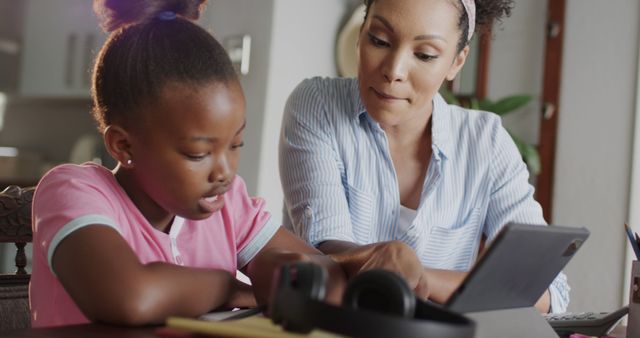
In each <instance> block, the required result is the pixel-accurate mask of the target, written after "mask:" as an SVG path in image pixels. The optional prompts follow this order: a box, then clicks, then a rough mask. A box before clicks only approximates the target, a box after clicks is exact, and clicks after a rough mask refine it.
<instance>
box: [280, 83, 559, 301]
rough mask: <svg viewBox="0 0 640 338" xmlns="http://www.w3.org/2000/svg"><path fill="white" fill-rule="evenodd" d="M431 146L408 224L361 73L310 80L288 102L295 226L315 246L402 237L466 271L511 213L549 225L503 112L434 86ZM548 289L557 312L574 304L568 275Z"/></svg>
mask: <svg viewBox="0 0 640 338" xmlns="http://www.w3.org/2000/svg"><path fill="white" fill-rule="evenodd" d="M432 150H433V151H432V153H433V154H432V157H431V161H430V163H429V167H428V170H427V175H426V178H425V182H424V185H423V189H422V195H421V200H420V205H419V207H418V209H417V213H416V217H415V219H414V220H413V222H412V223H411V224H410V225H408V226H401V225H399V224H398V215H399V213H400V193H399V190H398V182H397V179H396V173H395V169H394V166H393V162H392V159H391V154H390V151H389V146H388V142H387V137H386V135H385V132H384V130H383V129H382V128H381V127H380V125H379V124H378V123H377V122H376V121H375V120H373V119H372V118H371V117H370V116H369V114H368V113H367V111H366V109H365V107H364V105H363V104H362V101H361V100H360V94H359V91H358V83H357V81H356V80H355V79H343V78H337V79H327V78H324V79H323V78H313V79H308V80H305V81H303V82H302V83H301V84H300V85H298V87H297V88H296V89H295V90H294V92H293V93H292V94H291V96H290V97H289V100H288V101H287V105H286V108H285V113H284V118H283V124H282V132H281V136H280V149H279V151H280V176H281V179H282V185H283V190H284V195H285V206H286V208H287V210H288V216H289V218H290V220H289V224H288V226H289V227H290V228H292V229H293V230H294V232H295V233H296V234H298V235H299V236H301V237H302V238H304V239H305V240H307V241H308V242H310V243H312V244H314V245H317V244H319V243H321V242H323V241H326V240H341V241H349V242H354V243H358V244H368V243H373V242H379V241H389V240H401V241H403V242H405V243H407V244H408V245H410V246H411V247H413V248H414V249H415V250H416V252H417V254H418V257H419V258H420V260H421V261H422V263H423V264H424V266H426V267H431V268H438V269H448V270H458V271H468V270H469V269H470V268H471V266H472V265H473V264H474V263H475V261H476V258H477V254H478V249H479V245H480V240H481V238H482V235H483V234H484V235H485V236H486V237H487V242H488V243H490V242H491V241H492V240H493V238H494V237H495V236H496V234H497V233H498V232H499V231H500V229H501V227H502V226H503V225H505V224H507V223H509V222H517V223H529V224H546V223H545V220H544V218H543V216H542V208H541V207H540V205H539V204H538V203H537V202H536V201H535V200H534V199H533V192H534V189H533V187H532V186H531V185H530V184H529V182H528V177H529V173H528V171H527V168H526V165H525V164H524V162H523V161H522V158H521V156H520V154H519V153H518V150H517V148H516V146H515V144H514V143H513V141H512V139H511V137H510V136H509V134H508V133H507V132H506V130H505V129H504V128H503V127H502V124H501V120H500V118H499V117H498V116H497V115H495V114H492V113H487V112H480V111H473V110H468V109H464V108H461V107H457V106H452V105H448V104H447V103H446V102H445V101H444V100H443V99H442V97H441V96H440V95H436V97H434V100H433V115H432ZM285 219H286V217H285ZM285 223H286V221H285ZM549 289H550V292H551V303H552V311H553V312H564V311H566V307H567V304H568V302H569V286H568V284H567V280H566V277H565V275H564V274H562V273H561V274H560V275H558V277H557V278H556V279H555V280H554V281H553V283H552V285H551V287H550V288H549Z"/></svg>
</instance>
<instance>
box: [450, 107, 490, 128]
mask: <svg viewBox="0 0 640 338" xmlns="http://www.w3.org/2000/svg"><path fill="white" fill-rule="evenodd" d="M449 115H450V117H451V123H452V125H453V127H457V128H462V129H464V130H467V131H469V132H473V133H483V134H487V133H488V134H495V133H496V132H497V129H499V128H500V127H501V126H502V118H501V117H500V116H499V115H497V114H495V113H492V112H488V111H483V110H475V109H469V108H464V107H460V106H456V105H449Z"/></svg>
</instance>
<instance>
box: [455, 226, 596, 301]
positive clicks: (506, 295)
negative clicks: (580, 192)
mask: <svg viewBox="0 0 640 338" xmlns="http://www.w3.org/2000/svg"><path fill="white" fill-rule="evenodd" d="M587 237H589V231H588V230H587V229H585V228H573V227H563V226H554V225H550V226H544V225H527V224H508V225H506V226H504V228H503V229H502V230H501V231H500V233H499V234H498V235H497V236H496V238H495V240H494V241H493V243H492V244H491V246H490V247H489V249H487V252H486V253H485V254H484V255H483V256H482V257H481V258H480V259H479V260H478V262H477V263H476V264H475V265H474V267H473V268H472V269H471V271H470V272H469V274H468V275H467V277H466V278H465V280H464V281H463V282H462V284H461V285H460V286H459V287H458V289H457V290H456V291H455V292H454V293H453V295H452V296H451V298H449V300H448V301H447V303H446V304H445V307H447V308H449V309H450V310H453V311H456V312H461V313H466V312H477V311H488V310H500V309H511V308H520V307H530V306H534V305H535V303H536V302H537V301H538V299H539V298H540V296H542V294H543V293H544V291H545V290H546V289H547V288H548V287H549V285H550V284H551V282H552V281H553V280H554V279H555V278H556V276H557V275H558V273H560V271H562V269H563V268H564V266H565V265H566V264H567V263H568V262H569V260H571V258H572V257H573V255H574V254H575V253H576V251H577V250H578V249H579V248H580V246H581V245H582V243H583V242H584V241H585V240H586V239H587Z"/></svg>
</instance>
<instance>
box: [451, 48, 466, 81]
mask: <svg viewBox="0 0 640 338" xmlns="http://www.w3.org/2000/svg"><path fill="white" fill-rule="evenodd" d="M467 55H469V45H467V46H466V47H464V48H463V49H462V50H461V51H460V53H458V55H456V57H455V58H454V59H453V63H452V64H451V67H450V68H449V72H447V80H448V81H452V80H453V79H455V77H456V75H458V72H459V71H460V69H462V66H464V62H465V60H467Z"/></svg>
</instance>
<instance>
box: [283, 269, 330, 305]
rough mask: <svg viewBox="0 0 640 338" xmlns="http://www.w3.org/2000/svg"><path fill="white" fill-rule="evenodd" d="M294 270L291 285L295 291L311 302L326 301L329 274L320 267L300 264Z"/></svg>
mask: <svg viewBox="0 0 640 338" xmlns="http://www.w3.org/2000/svg"><path fill="white" fill-rule="evenodd" d="M292 270H293V273H292V276H291V284H292V287H293V288H294V289H296V290H298V292H300V293H301V295H303V296H304V297H307V298H309V299H311V300H315V301H323V300H324V297H325V292H326V289H325V284H326V283H327V272H326V271H325V270H324V269H323V268H322V267H321V266H320V265H317V264H312V263H302V262H300V263H296V264H295V265H294V267H293V269H292Z"/></svg>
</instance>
